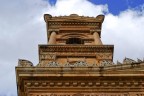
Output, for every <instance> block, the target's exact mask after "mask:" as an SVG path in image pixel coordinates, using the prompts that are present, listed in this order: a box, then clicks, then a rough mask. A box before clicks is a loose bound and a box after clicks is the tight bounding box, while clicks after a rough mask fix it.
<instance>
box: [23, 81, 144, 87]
mask: <svg viewBox="0 0 144 96" xmlns="http://www.w3.org/2000/svg"><path fill="white" fill-rule="evenodd" d="M143 85H144V82H141V83H140V82H139V81H133V82H123V81H119V82H115V81H113V82H111V81H103V82H91V81H89V82H86V81H62V82H61V81H59V82H58V81H53V82H52V81H51V82H50V81H46V82H45V81H44V82H43V81H40V82H39V81H37V82H34V81H27V83H25V86H27V87H32V86H35V87H39V86H41V87H46V86H49V87H62V86H67V87H78V86H79V87H88V86H89V87H105V86H107V87H114V86H115V87H120V88H121V87H130V86H133V87H137V86H141V88H143V87H144V86H143Z"/></svg>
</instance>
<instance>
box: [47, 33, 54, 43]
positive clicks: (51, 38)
mask: <svg viewBox="0 0 144 96" xmlns="http://www.w3.org/2000/svg"><path fill="white" fill-rule="evenodd" d="M48 44H56V32H54V31H53V32H51V35H50V38H49V42H48Z"/></svg>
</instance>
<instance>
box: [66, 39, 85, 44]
mask: <svg viewBox="0 0 144 96" xmlns="http://www.w3.org/2000/svg"><path fill="white" fill-rule="evenodd" d="M66 44H84V40H82V39H80V38H69V39H68V40H67V41H66Z"/></svg>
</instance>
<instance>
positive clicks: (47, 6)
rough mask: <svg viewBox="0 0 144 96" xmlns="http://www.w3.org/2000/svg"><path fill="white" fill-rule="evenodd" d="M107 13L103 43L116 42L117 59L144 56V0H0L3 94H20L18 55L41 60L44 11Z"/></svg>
mask: <svg viewBox="0 0 144 96" xmlns="http://www.w3.org/2000/svg"><path fill="white" fill-rule="evenodd" d="M46 13H49V14H52V15H54V16H59V15H69V14H72V13H76V14H79V15H85V16H94V17H96V16H97V15H99V14H105V16H106V17H105V20H104V23H103V28H102V37H101V39H102V41H103V43H104V44H114V45H115V49H114V62H116V61H117V60H119V61H120V62H122V60H123V58H125V57H129V58H132V59H134V60H136V59H137V58H140V59H143V58H144V0H57V1H56V0H0V45H1V46H0V96H17V91H16V80H15V66H17V64H18V59H19V58H22V59H28V60H30V61H32V62H33V63H34V64H35V65H36V64H37V63H38V44H46V43H47V41H46V40H47V39H46V38H47V37H46V27H45V22H44V20H43V14H46Z"/></svg>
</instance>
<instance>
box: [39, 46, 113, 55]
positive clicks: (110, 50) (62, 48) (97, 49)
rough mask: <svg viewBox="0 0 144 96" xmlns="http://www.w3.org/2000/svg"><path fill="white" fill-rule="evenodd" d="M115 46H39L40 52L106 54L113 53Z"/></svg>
mask: <svg viewBox="0 0 144 96" xmlns="http://www.w3.org/2000/svg"><path fill="white" fill-rule="evenodd" d="M113 49H114V46H113V45H79V44H78V45H39V52H40V53H41V52H98V53H100V52H106V53H113Z"/></svg>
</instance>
